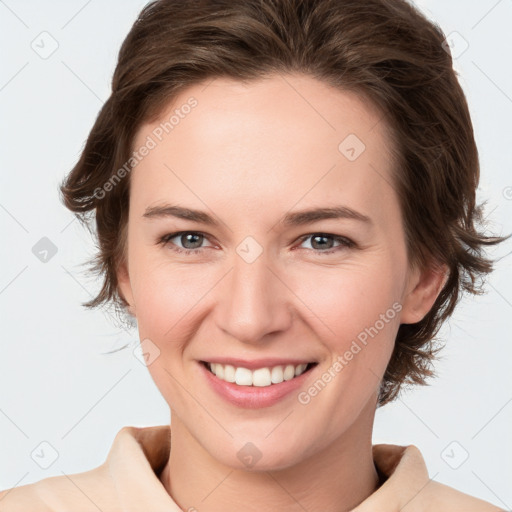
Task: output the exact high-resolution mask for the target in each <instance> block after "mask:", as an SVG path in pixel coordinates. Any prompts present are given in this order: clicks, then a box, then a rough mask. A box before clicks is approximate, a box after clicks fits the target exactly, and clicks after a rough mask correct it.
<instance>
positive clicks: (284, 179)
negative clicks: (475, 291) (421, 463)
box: [119, 75, 435, 468]
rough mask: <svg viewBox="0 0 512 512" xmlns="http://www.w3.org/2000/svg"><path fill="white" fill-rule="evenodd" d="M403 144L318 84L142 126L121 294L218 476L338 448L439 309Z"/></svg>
mask: <svg viewBox="0 0 512 512" xmlns="http://www.w3.org/2000/svg"><path fill="white" fill-rule="evenodd" d="M190 98H193V99H192V100H191V99H190ZM186 105H189V107H186ZM173 114H174V118H172V120H171V123H172V127H171V128H172V129H170V128H169V124H168V125H165V123H166V122H169V119H170V118H171V116H172V115H173ZM161 123H164V125H162V124H161ZM162 126H166V128H167V130H165V129H163V128H162ZM150 139H151V140H152V141H153V143H151V142H149V141H150ZM160 139H161V140H160ZM389 144H390V143H389V140H388V137H387V132H386V126H385V122H384V121H383V120H382V119H381V115H379V113H378V112H376V111H375V110H374V109H372V108H370V106H369V105H368V103H367V102H366V103H365V102H364V101H362V100H361V99H359V98H358V97H357V96H356V95H354V94H353V93H348V92H341V91H339V90H337V89H333V88H331V87H330V86H328V85H326V84H324V83H322V82H319V81H317V80H315V79H313V78H309V77H306V76H302V75H290V76H287V77H286V79H284V77H282V76H278V75H275V76H273V77H271V78H267V79H265V80H263V79H262V80H258V81H254V82H251V83H249V84H242V83H240V82H237V81H232V80H229V79H224V78H223V79H220V78H219V79H216V80H214V81H212V82H211V83H210V84H209V85H207V86H206V84H205V83H203V84H200V85H196V86H193V87H190V88H188V89H187V90H186V91H183V92H182V93H181V94H180V95H179V96H178V97H177V98H176V99H175V101H173V102H172V104H170V105H169V106H168V109H167V110H166V111H165V112H162V115H161V118H160V119H159V120H157V121H155V122H152V123H148V124H145V125H143V126H141V127H140V129H139V131H138V133H137V136H136V138H135V141H134V149H139V148H141V147H142V146H144V145H146V146H147V147H149V146H151V148H150V150H149V151H145V153H147V154H146V155H145V156H144V157H143V158H142V159H141V161H140V163H138V164H137V165H136V167H135V168H134V169H133V170H132V172H131V175H130V178H129V179H131V191H130V210H129V221H128V249H127V265H126V266H125V267H123V268H121V269H120V272H119V283H120V291H121V293H122V294H123V296H124V297H125V299H126V300H127V301H128V302H129V304H130V305H131V311H132V313H133V314H134V315H135V316H136V318H137V322H138V328H139V334H140V339H141V340H144V341H143V343H145V344H146V347H147V348H148V349H149V352H150V353H151V354H152V355H151V356H150V357H151V359H152V360H151V362H150V364H149V366H148V368H149V371H150V373H151V375H152V377H153V379H154V381H155V383H156V385H157V387H158V388H159V390H160V392H161V393H162V395H163V397H164V398H165V400H166V401H167V403H168V404H169V406H170V408H171V418H172V422H179V423H180V425H181V426H182V428H183V429H184V430H185V431H186V432H187V434H189V435H190V436H191V438H193V439H194V440H195V441H196V442H197V443H198V445H200V446H201V447H202V448H203V449H204V450H205V452H207V453H209V454H210V455H211V456H213V457H214V458H215V459H216V460H217V461H220V462H222V463H224V464H227V465H229V466H231V467H238V468H239V467H242V466H243V461H242V460H241V457H240V453H239V452H240V450H241V449H242V454H243V449H248V448H243V447H246V446H247V445H246V443H248V442H251V443H252V444H253V445H254V446H255V447H256V449H257V451H258V452H259V453H261V454H263V455H264V457H262V459H261V462H260V464H259V468H282V467H288V466H291V465H293V464H295V463H298V462H300V461H301V460H304V459H305V458H307V457H308V456H310V455H314V454H315V453H319V452H320V451H321V450H324V449H326V448H328V447H329V446H330V445H331V444H332V443H334V442H335V441H336V440H337V439H339V438H340V437H341V436H343V435H344V434H345V433H347V432H349V431H350V429H351V428H353V426H354V425H356V424H357V422H358V421H360V418H361V415H362V411H364V410H368V409H371V410H373V411H374V408H375V403H376V399H377V393H378V388H379V384H380V381H381V379H382V376H383V374H384V371H385V369H386V366H387V363H388V361H389V359H390V357H391V353H392V350H393V346H394V340H395V337H396V333H397V330H398V327H399V325H400V323H412V322H415V321H418V320H420V319H421V317H422V316H423V315H424V314H425V313H426V311H427V310H428V309H429V307H430V306H431V304H432V302H433V300H434V299H435V294H430V295H429V294H428V293H427V291H426V290H427V288H426V285H425V287H423V288H421V286H423V284H424V283H427V280H426V279H423V280H422V277H421V276H422V275H420V274H419V272H417V271H413V270H412V269H410V268H409V266H408V260H407V255H406V246H405V239H404V230H403V223H402V219H401V213H400V208H399V203H398V197H397V194H396V192H395V189H394V187H393V185H392V184H393V179H392V163H391V157H390V145H389ZM142 152H143V151H141V153H142ZM192 210H193V211H197V212H199V213H196V214H194V215H192V214H191V211H192ZM313 211H317V213H311V212H313ZM303 212H310V213H309V214H305V213H303ZM422 283H423V284H422ZM422 290H423V291H422ZM420 292H421V293H420ZM153 359H154V360H153ZM212 362H213V363H215V364H214V366H213V367H211V368H212V369H213V370H214V371H215V372H219V376H215V375H214V374H213V373H212V372H211V371H210V369H209V368H208V367H207V366H208V365H207V364H205V363H212ZM305 365H307V366H306V371H304V366H305ZM288 366H291V367H292V369H291V370H290V369H289V368H288V369H287V367H288ZM219 367H220V369H219ZM230 367H233V369H231V368H230ZM279 367H281V370H279ZM297 367H298V368H297ZM276 368H278V369H276ZM251 370H254V371H251ZM301 372H304V373H301ZM295 374H297V376H295V377H293V378H291V376H292V375H295ZM233 379H235V382H227V381H229V380H233ZM283 379H284V380H283ZM273 381H275V382H273ZM280 381H281V382H280ZM251 382H252V384H253V385H248V384H249V383H251Z"/></svg>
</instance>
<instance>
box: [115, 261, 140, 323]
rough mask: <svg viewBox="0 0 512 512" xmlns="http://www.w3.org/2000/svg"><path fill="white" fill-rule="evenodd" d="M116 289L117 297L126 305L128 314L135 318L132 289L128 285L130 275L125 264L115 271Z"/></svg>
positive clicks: (129, 284)
mask: <svg viewBox="0 0 512 512" xmlns="http://www.w3.org/2000/svg"><path fill="white" fill-rule="evenodd" d="M117 287H118V291H119V295H121V297H122V298H123V299H124V300H125V301H126V302H127V303H128V311H129V313H130V314H131V315H132V316H134V317H136V316H137V315H136V309H135V303H134V300H133V293H132V287H131V283H130V275H129V273H128V269H127V265H126V264H125V263H123V264H121V265H119V267H118V269H117Z"/></svg>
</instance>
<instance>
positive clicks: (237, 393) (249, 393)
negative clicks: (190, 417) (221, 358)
mask: <svg viewBox="0 0 512 512" xmlns="http://www.w3.org/2000/svg"><path fill="white" fill-rule="evenodd" d="M199 366H200V367H201V369H202V371H203V374H204V376H205V378H206V380H207V381H208V383H209V384H210V386H211V387H212V388H213V389H214V391H216V392H217V393H218V394H219V395H220V396H221V397H222V398H224V399H226V400H227V401H228V402H231V403H232V404H233V405H236V406H238V407H245V408H247V409H259V408H262V407H270V406H271V405H274V404H276V403H277V402H279V401H280V400H282V399H284V398H285V397H286V396H288V395H290V394H291V393H293V392H294V391H296V390H297V389H298V388H300V386H301V385H303V384H304V381H305V380H306V379H307V378H308V376H309V374H310V373H311V370H312V368H310V369H309V370H308V371H306V372H304V373H302V374H301V375H299V376H298V377H294V378H293V379H291V380H285V381H283V382H281V383H279V384H271V385H270V386H265V387H259V386H239V385H237V384H235V383H233V382H226V381H224V380H221V379H219V378H218V377H217V376H216V375H214V374H213V373H212V372H211V371H210V370H208V368H206V366H205V365H204V364H203V363H199Z"/></svg>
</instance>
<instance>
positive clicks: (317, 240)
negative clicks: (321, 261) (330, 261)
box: [301, 233, 356, 254]
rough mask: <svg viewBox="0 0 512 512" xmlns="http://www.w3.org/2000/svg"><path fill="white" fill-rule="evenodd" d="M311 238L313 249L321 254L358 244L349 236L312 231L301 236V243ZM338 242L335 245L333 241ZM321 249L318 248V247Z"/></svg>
mask: <svg viewBox="0 0 512 512" xmlns="http://www.w3.org/2000/svg"><path fill="white" fill-rule="evenodd" d="M308 239H311V242H310V246H311V250H313V251H314V252H316V253H319V254H332V253H334V252H337V251H339V250H342V249H347V248H351V247H355V246H356V244H355V242H353V241H352V240H350V239H349V238H346V237H344V236H338V235H331V234H329V233H312V234H309V235H306V236H304V237H302V238H301V244H302V243H304V242H305V241H306V240H308ZM332 241H334V242H337V243H338V244H339V245H338V246H337V247H336V246H335V247H333V242H332ZM318 248H319V249H320V250H316V249H318Z"/></svg>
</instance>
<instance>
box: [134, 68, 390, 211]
mask: <svg viewBox="0 0 512 512" xmlns="http://www.w3.org/2000/svg"><path fill="white" fill-rule="evenodd" d="M150 139H151V141H152V144H151V145H152V146H154V147H153V148H152V149H151V151H149V152H148V153H147V155H146V156H145V157H144V158H143V159H141V161H140V163H138V164H137V165H136V167H135V168H134V170H133V171H132V175H131V179H132V191H133V195H132V198H131V200H132V199H133V201H134V202H135V203H136V204H135V205H136V206H138V207H140V208H142V207H147V206H148V205H152V204H155V203H158V202H162V201H165V200H168V199H169V198H172V199H173V200H176V199H182V198H185V199H186V201H187V202H189V203H190V201H191V202H193V203H194V205H195V206H197V207H204V204H201V201H200V200H199V198H201V194H202V195H203V196H204V197H205V198H206V197H207V198H208V200H209V201H210V202H212V203H213V204H220V203H225V201H226V200H227V198H231V199H232V200H233V201H236V200H237V198H238V199H239V200H240V201H242V202H243V206H244V210H245V211H253V212H254V213H261V206H262V202H267V203H268V204H269V206H270V205H274V204H279V205H281V206H282V207H285V208H286V209H289V208H291V207H292V206H293V204H295V203H297V201H300V202H301V203H302V204H301V206H303V207H307V206H308V205H309V203H311V204H315V205H317V204H318V201H319V200H321V201H323V202H332V203H339V201H340V199H344V200H345V202H351V206H354V207H357V206H358V207H360V208H362V207H365V206H370V207H373V209H374V210H378V209H379V205H380V206H381V207H384V205H383V204H382V202H383V201H382V200H383V199H386V198H388V200H396V198H395V197H394V196H393V190H390V189H392V186H390V185H391V183H392V180H391V151H390V141H389V139H388V135H387V126H386V123H385V121H384V119H383V116H382V115H381V114H380V112H379V111H378V110H377V109H376V108H375V107H373V106H372V105H371V104H370V103H369V102H367V101H365V100H364V98H362V97H360V96H359V95H356V94H355V93H353V92H345V91H340V90H338V89H334V88H333V87H331V86H329V85H327V84H325V83H323V82H320V81H318V80H316V79H314V78H311V77H307V76H303V75H286V76H285V75H274V76H271V77H269V78H265V79H258V80H257V81H251V82H248V83H242V82H239V81H236V80H232V79H228V78H217V79H214V80H212V81H210V82H205V83H202V84H196V85H193V86H191V87H189V88H187V89H186V90H183V91H182V92H181V93H180V94H179V95H178V96H177V97H176V98H174V100H173V101H172V102H170V103H169V104H168V106H167V107H166V108H165V109H164V110H163V111H162V113H161V116H160V117H159V119H157V120H156V121H153V122H151V123H148V124H144V125H142V126H141V127H140V128H139V130H138V132H137V134H136V137H135V139H134V145H133V147H134V149H135V150H137V148H140V147H142V146H143V145H145V144H148V141H149V140H150ZM185 199H183V200H184V201H185ZM203 203H204V201H203ZM366 203H368V204H366ZM372 203H373V205H372ZM375 213H376V214H380V213H382V212H379V211H375Z"/></svg>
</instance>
